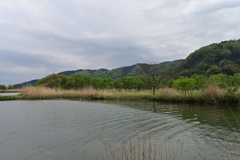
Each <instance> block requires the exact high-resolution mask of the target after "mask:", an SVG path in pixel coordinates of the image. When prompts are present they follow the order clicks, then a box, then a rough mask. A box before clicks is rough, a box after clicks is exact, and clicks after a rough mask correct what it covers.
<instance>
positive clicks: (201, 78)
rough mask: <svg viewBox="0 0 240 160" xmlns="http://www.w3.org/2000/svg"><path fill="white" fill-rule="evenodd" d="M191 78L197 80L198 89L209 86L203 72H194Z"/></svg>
mask: <svg viewBox="0 0 240 160" xmlns="http://www.w3.org/2000/svg"><path fill="white" fill-rule="evenodd" d="M191 78H193V79H195V80H196V83H195V88H196V89H204V88H206V87H207V77H204V76H203V75H202V74H201V75H198V74H194V75H192V76H191Z"/></svg>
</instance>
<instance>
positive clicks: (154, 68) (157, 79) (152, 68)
mask: <svg viewBox="0 0 240 160" xmlns="http://www.w3.org/2000/svg"><path fill="white" fill-rule="evenodd" d="M136 72H137V74H141V75H142V80H143V82H145V83H147V84H148V85H150V86H151V87H152V92H153V95H155V92H156V88H157V87H158V86H159V85H160V83H161V81H162V77H161V70H160V68H159V67H158V65H157V63H155V62H154V63H151V64H148V65H145V66H143V67H139V68H138V69H136Z"/></svg>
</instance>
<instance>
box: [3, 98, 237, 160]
mask: <svg viewBox="0 0 240 160" xmlns="http://www.w3.org/2000/svg"><path fill="white" fill-rule="evenodd" d="M231 108H232V111H233V112H234V115H235V116H236V118H237V120H238V121H240V118H239V115H240V108H239V107H236V106H235V107H231ZM232 111H231V110H230V108H229V107H228V106H210V105H195V104H194V105H193V104H171V103H160V102H142V101H141V102H132V101H72V100H41V101H38V100H36V101H30V100H29V101H3V102H0V159H2V160H13V159H18V160H27V159H34V160H40V159H41V160H49V159H51V160H79V159H87V160H91V159H101V158H99V157H100V156H101V155H102V151H103V150H102V149H104V145H103V143H102V140H101V139H102V138H103V137H104V136H106V137H107V138H108V139H109V142H110V143H111V144H112V146H116V148H118V147H119V146H120V147H119V148H121V144H122V141H123V139H124V138H125V139H126V138H128V136H129V133H130V130H132V135H133V137H134V136H135V134H134V133H135V130H137V133H138V135H139V137H140V139H143V137H150V139H151V141H153V142H154V143H155V142H157V143H158V145H159V143H160V145H163V148H164V145H165V146H166V144H167V146H168V144H171V145H173V148H176V146H178V145H179V143H182V142H184V143H182V144H183V145H184V149H183V152H182V154H181V159H184V160H185V159H195V158H197V159H203V157H204V158H205V159H211V160H212V159H213V160H214V159H216V160H217V159H222V154H224V155H225V158H226V156H227V154H226V153H227V150H226V146H229V147H230V148H231V152H233V153H236V154H237V155H239V153H240V149H239V148H240V140H239V139H238V137H237V135H236V134H238V135H240V126H239V124H238V123H237V120H236V119H235V118H234V116H233V114H232ZM103 128H105V129H104V130H103ZM130 128H131V129H130ZM234 130H235V131H234ZM147 139H148V138H147ZM140 141H141V140H140ZM165 142H166V144H165ZM114 148H115V147H114ZM120 150H121V149H120ZM97 151H99V152H100V153H98V152H97ZM120 153H121V152H120Z"/></svg>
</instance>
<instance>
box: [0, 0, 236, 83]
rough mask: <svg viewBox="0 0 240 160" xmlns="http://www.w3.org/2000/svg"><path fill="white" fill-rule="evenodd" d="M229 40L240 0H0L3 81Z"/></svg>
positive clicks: (178, 54)
mask: <svg viewBox="0 0 240 160" xmlns="http://www.w3.org/2000/svg"><path fill="white" fill-rule="evenodd" d="M230 39H240V1H239V0H227V1H226V0H0V84H5V85H8V84H16V83H22V82H25V81H29V80H32V79H38V78H42V77H44V76H46V75H49V74H51V73H58V72H61V71H66V70H77V69H99V68H107V69H113V68H117V67H122V66H129V65H133V64H136V63H145V62H151V61H155V62H163V61H172V60H176V59H184V58H186V57H187V56H188V55H189V54H190V53H192V52H193V51H195V50H197V49H199V48H200V47H202V46H204V45H208V44H211V43H219V42H221V41H224V40H230Z"/></svg>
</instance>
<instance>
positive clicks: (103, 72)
mask: <svg viewBox="0 0 240 160" xmlns="http://www.w3.org/2000/svg"><path fill="white" fill-rule="evenodd" d="M181 61H182V60H176V61H169V62H162V63H159V64H157V65H158V66H159V69H161V68H164V67H170V66H175V65H176V64H178V63H179V62H181ZM146 65H149V64H146V63H138V64H135V65H132V66H125V67H120V68H115V69H112V70H108V69H97V70H91V69H84V70H83V69H79V70H75V71H64V72H60V73H58V74H59V75H60V74H61V75H65V76H71V75H76V74H77V75H83V76H84V75H88V76H91V77H103V76H110V77H111V78H113V79H117V78H122V77H126V76H136V73H135V70H136V68H137V67H139V66H140V67H144V66H146ZM42 78H43V77H42ZM38 81H39V79H35V80H32V81H28V82H24V83H21V84H14V85H13V86H14V88H16V89H18V88H22V87H26V86H37V82H38Z"/></svg>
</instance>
